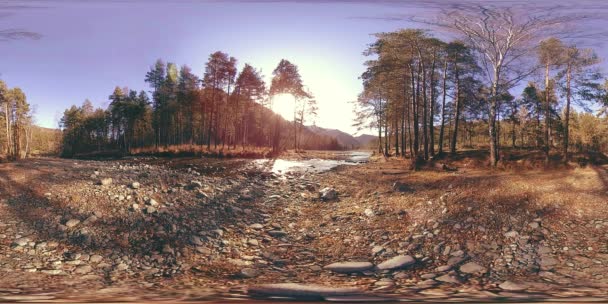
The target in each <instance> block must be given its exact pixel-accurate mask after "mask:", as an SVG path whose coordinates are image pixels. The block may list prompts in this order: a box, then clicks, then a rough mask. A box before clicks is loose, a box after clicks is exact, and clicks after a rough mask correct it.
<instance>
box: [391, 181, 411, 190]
mask: <svg viewBox="0 0 608 304" xmlns="http://www.w3.org/2000/svg"><path fill="white" fill-rule="evenodd" d="M393 191H395V192H409V191H411V188H410V187H409V186H408V185H406V184H405V183H402V182H395V183H394V184H393Z"/></svg>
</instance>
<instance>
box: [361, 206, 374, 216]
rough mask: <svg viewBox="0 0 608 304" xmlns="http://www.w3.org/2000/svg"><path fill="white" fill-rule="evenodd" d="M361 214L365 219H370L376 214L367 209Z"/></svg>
mask: <svg viewBox="0 0 608 304" xmlns="http://www.w3.org/2000/svg"><path fill="white" fill-rule="evenodd" d="M363 213H364V214H365V215H366V216H367V217H372V216H374V215H376V214H375V213H374V210H372V209H369V208H367V209H365V211H363Z"/></svg>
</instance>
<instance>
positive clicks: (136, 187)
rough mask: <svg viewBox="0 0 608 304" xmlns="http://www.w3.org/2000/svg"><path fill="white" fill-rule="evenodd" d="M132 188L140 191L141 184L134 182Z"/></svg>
mask: <svg viewBox="0 0 608 304" xmlns="http://www.w3.org/2000/svg"><path fill="white" fill-rule="evenodd" d="M131 188H133V189H139V188H141V184H139V183H138V182H133V183H131Z"/></svg>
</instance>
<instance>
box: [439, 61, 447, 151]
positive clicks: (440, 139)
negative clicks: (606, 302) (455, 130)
mask: <svg viewBox="0 0 608 304" xmlns="http://www.w3.org/2000/svg"><path fill="white" fill-rule="evenodd" d="M447 73H448V60H447V58H446V60H445V63H444V66H443V84H442V87H443V91H442V95H443V96H442V100H441V126H440V127H439V155H441V154H443V132H444V130H445V98H446V95H447V91H446V90H447V85H446V80H447Z"/></svg>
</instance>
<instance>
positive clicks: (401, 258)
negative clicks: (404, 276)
mask: <svg viewBox="0 0 608 304" xmlns="http://www.w3.org/2000/svg"><path fill="white" fill-rule="evenodd" d="M414 263H416V259H414V258H413V257H412V256H409V255H398V256H396V257H393V258H390V259H388V260H386V261H384V262H382V263H380V264H379V265H378V266H377V268H378V270H393V269H400V268H404V267H407V266H410V265H413V264H414Z"/></svg>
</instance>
